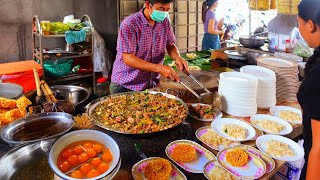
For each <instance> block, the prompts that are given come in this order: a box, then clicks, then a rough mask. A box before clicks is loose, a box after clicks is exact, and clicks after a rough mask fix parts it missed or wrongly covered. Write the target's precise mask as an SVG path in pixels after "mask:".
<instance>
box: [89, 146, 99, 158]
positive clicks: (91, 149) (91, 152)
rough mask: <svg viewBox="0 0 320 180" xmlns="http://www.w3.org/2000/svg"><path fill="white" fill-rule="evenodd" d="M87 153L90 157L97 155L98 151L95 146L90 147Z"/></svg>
mask: <svg viewBox="0 0 320 180" xmlns="http://www.w3.org/2000/svg"><path fill="white" fill-rule="evenodd" d="M87 154H88V156H89V158H93V157H96V156H97V153H96V151H95V150H94V149H93V148H88V149H87Z"/></svg>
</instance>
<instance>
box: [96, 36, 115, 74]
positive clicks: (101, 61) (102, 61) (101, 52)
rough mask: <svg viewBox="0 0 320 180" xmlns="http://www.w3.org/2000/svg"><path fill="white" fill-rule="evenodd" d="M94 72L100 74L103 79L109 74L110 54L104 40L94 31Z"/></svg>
mask: <svg viewBox="0 0 320 180" xmlns="http://www.w3.org/2000/svg"><path fill="white" fill-rule="evenodd" d="M93 35H94V45H93V47H94V53H93V59H94V72H102V75H103V77H105V78H107V77H108V76H109V75H110V74H111V68H112V53H111V52H110V51H109V50H108V49H107V48H106V45H105V42H104V39H103V38H102V37H101V36H100V34H99V33H98V32H97V31H96V30H94V31H93Z"/></svg>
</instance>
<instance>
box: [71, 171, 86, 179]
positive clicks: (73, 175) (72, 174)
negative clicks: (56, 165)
mask: <svg viewBox="0 0 320 180" xmlns="http://www.w3.org/2000/svg"><path fill="white" fill-rule="evenodd" d="M71 177H72V178H77V179H82V178H83V174H82V173H81V172H80V171H79V170H75V171H73V172H72V173H71Z"/></svg>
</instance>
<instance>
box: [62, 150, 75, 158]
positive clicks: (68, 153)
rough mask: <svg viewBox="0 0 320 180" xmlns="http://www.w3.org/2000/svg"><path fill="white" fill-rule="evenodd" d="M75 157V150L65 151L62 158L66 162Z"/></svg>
mask: <svg viewBox="0 0 320 180" xmlns="http://www.w3.org/2000/svg"><path fill="white" fill-rule="evenodd" d="M72 155H73V149H65V150H63V151H62V157H63V158H64V159H65V160H66V159H68V158H70V157H71V156H72Z"/></svg>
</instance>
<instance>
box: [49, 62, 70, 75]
mask: <svg viewBox="0 0 320 180" xmlns="http://www.w3.org/2000/svg"><path fill="white" fill-rule="evenodd" d="M72 63H73V60H72V59H57V60H46V61H45V62H44V64H43V67H44V73H45V76H47V77H60V76H66V75H68V74H69V73H70V72H71V69H72Z"/></svg>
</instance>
